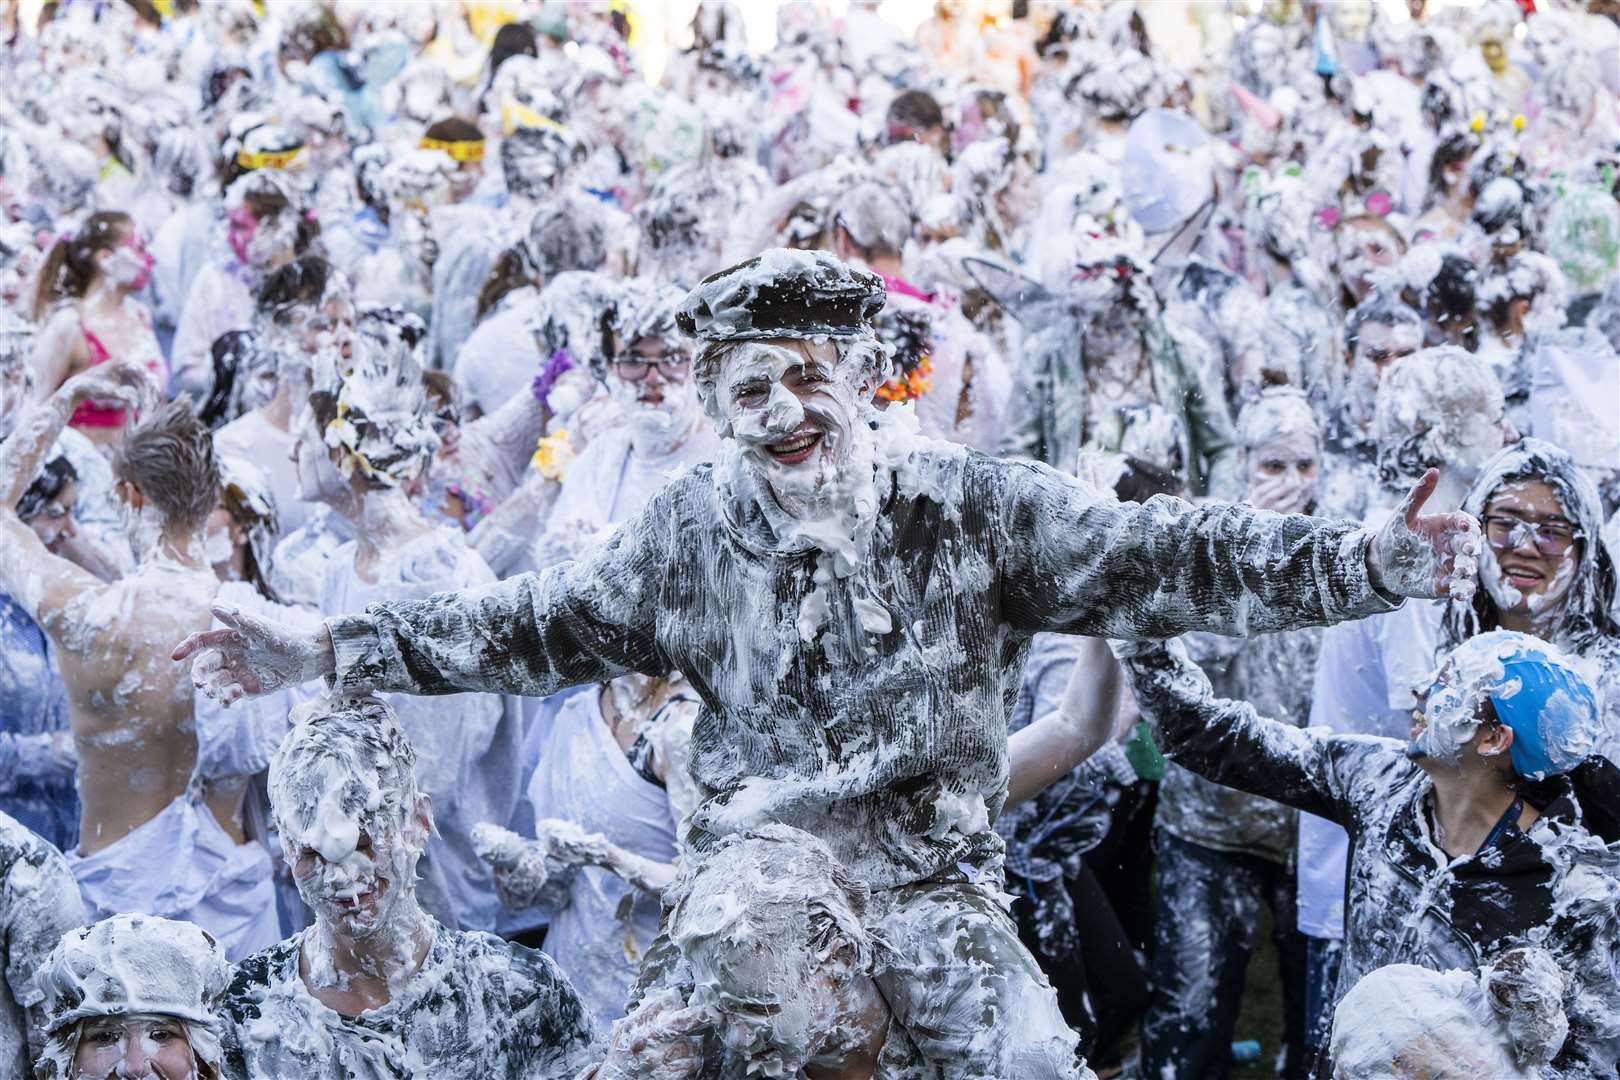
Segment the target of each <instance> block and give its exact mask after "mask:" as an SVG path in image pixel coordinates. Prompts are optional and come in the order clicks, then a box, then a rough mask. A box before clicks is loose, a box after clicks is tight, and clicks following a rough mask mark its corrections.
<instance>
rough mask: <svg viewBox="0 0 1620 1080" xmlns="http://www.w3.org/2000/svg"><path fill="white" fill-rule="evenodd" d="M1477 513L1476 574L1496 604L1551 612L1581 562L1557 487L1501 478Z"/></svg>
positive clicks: (1532, 614) (1516, 611) (1517, 611)
mask: <svg viewBox="0 0 1620 1080" xmlns="http://www.w3.org/2000/svg"><path fill="white" fill-rule="evenodd" d="M1480 517H1481V520H1482V524H1483V525H1484V527H1485V539H1486V546H1485V558H1483V559H1482V560H1480V568H1479V571H1480V579H1481V580H1482V582H1483V583H1484V585H1485V589H1486V591H1487V592H1488V593H1489V595H1490V597H1491V600H1492V601H1493V602H1494V603H1495V604H1496V606H1497V608H1498V610H1500V611H1501V612H1503V613H1504V614H1512V615H1517V616H1521V617H1529V618H1531V619H1534V618H1537V617H1546V616H1548V615H1550V614H1553V613H1555V612H1556V611H1557V610H1558V609H1559V608H1560V607H1561V606H1562V603H1563V600H1564V598H1565V597H1566V596H1567V595H1568V594H1569V589H1570V586H1571V585H1572V584H1573V583H1574V580H1575V574H1576V572H1577V570H1578V569H1579V568H1580V562H1581V543H1582V542H1581V540H1580V539H1579V537H1578V536H1577V532H1576V524H1575V522H1574V521H1573V520H1572V519H1571V518H1570V517H1569V515H1568V512H1567V511H1566V510H1565V509H1564V507H1563V505H1562V504H1561V503H1560V502H1559V501H1558V495H1557V493H1556V492H1555V491H1554V490H1553V489H1552V487H1551V486H1549V485H1547V484H1545V483H1542V482H1540V481H1519V482H1515V483H1509V484H1504V485H1502V487H1501V488H1499V489H1498V490H1497V491H1496V493H1495V494H1493V495H1492V496H1491V498H1490V501H1488V502H1487V503H1486V504H1485V511H1484V513H1483V514H1481V515H1480Z"/></svg>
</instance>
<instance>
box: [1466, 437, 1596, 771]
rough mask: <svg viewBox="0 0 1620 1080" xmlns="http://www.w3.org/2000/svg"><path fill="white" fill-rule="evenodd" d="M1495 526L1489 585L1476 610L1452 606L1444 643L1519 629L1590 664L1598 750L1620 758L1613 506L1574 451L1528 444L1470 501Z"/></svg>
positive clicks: (1484, 476)
mask: <svg viewBox="0 0 1620 1080" xmlns="http://www.w3.org/2000/svg"><path fill="white" fill-rule="evenodd" d="M1463 509H1464V510H1466V511H1467V512H1469V513H1471V514H1473V515H1475V516H1476V517H1478V518H1479V519H1480V521H1481V523H1482V524H1483V526H1484V529H1485V541H1486V543H1485V552H1484V555H1483V556H1482V557H1481V558H1480V561H1479V571H1480V573H1479V577H1480V584H1481V585H1483V586H1484V587H1483V588H1481V589H1480V590H1479V591H1478V592H1476V593H1475V594H1474V600H1473V603H1472V604H1469V605H1451V606H1449V607H1448V609H1447V612H1446V615H1445V619H1444V621H1443V624H1442V629H1441V644H1442V646H1444V647H1451V646H1454V645H1457V644H1460V643H1461V642H1463V641H1465V640H1467V639H1468V638H1469V637H1470V636H1472V635H1474V634H1477V633H1481V632H1485V631H1489V630H1496V629H1503V630H1518V631H1521V632H1523V633H1526V634H1533V635H1535V636H1536V637H1539V638H1543V639H1545V640H1547V641H1550V642H1552V643H1553V644H1554V645H1557V646H1558V647H1559V648H1560V649H1563V650H1565V651H1566V652H1568V653H1570V654H1571V655H1572V656H1575V657H1577V658H1579V659H1580V660H1581V661H1584V662H1585V663H1586V665H1587V666H1588V667H1590V668H1591V669H1592V670H1591V672H1590V674H1589V678H1590V679H1591V680H1592V682H1593V684H1594V687H1595V688H1596V690H1597V692H1598V702H1599V708H1600V715H1601V719H1602V723H1601V725H1600V732H1599V735H1598V750H1599V752H1600V753H1602V754H1603V755H1604V756H1605V757H1608V758H1610V759H1611V760H1615V761H1620V622H1616V620H1615V616H1614V614H1613V611H1614V600H1615V591H1616V587H1617V576H1620V575H1617V573H1616V568H1615V559H1614V552H1612V551H1611V550H1609V547H1608V545H1607V544H1606V543H1605V542H1604V540H1603V538H1602V535H1601V534H1602V529H1603V503H1602V501H1601V500H1600V499H1599V497H1598V492H1597V488H1596V486H1595V485H1594V484H1593V482H1592V480H1591V478H1590V477H1589V476H1588V475H1587V474H1586V473H1585V472H1583V471H1582V470H1581V468H1580V467H1579V466H1578V465H1576V464H1575V460H1574V458H1573V457H1572V456H1571V455H1570V454H1569V452H1568V451H1566V450H1564V449H1562V448H1561V447H1558V446H1554V445H1553V444H1552V443H1549V442H1546V441H1544V440H1542V439H1529V438H1527V439H1523V440H1521V441H1520V442H1518V443H1517V444H1515V445H1513V446H1509V447H1507V448H1505V449H1504V450H1502V452H1501V453H1499V454H1497V455H1496V456H1495V457H1494V458H1492V459H1491V460H1490V461H1489V462H1488V463H1487V464H1486V465H1485V468H1484V471H1483V472H1482V473H1481V475H1480V477H1479V479H1478V480H1477V481H1475V483H1474V486H1473V488H1472V489H1471V490H1470V491H1469V492H1468V495H1467V497H1466V498H1465V499H1464V500H1463Z"/></svg>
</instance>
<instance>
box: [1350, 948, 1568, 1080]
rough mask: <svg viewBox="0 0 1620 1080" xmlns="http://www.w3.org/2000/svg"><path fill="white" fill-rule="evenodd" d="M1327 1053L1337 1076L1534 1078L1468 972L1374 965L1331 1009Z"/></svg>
mask: <svg viewBox="0 0 1620 1080" xmlns="http://www.w3.org/2000/svg"><path fill="white" fill-rule="evenodd" d="M1549 962H1550V961H1549ZM1560 1041H1561V1040H1560ZM1555 1049H1556V1048H1555ZM1331 1052H1332V1055H1333V1063H1334V1068H1335V1073H1334V1075H1335V1076H1336V1077H1338V1078H1339V1080H1388V1078H1389V1077H1394V1076H1481V1077H1483V1076H1490V1077H1497V1078H1500V1080H1532V1078H1533V1077H1535V1076H1537V1075H1539V1074H1538V1073H1537V1072H1536V1071H1535V1069H1536V1066H1535V1064H1532V1063H1531V1062H1529V1061H1523V1060H1522V1059H1521V1056H1520V1054H1519V1052H1518V1051H1517V1049H1516V1048H1515V1045H1514V1040H1513V1039H1512V1038H1511V1037H1510V1036H1509V1034H1508V1032H1507V1030H1505V1025H1504V1023H1503V1021H1502V1019H1501V1018H1500V1017H1498V1015H1497V1013H1496V1009H1495V1008H1493V1006H1492V1005H1491V1003H1490V1001H1489V999H1488V998H1487V995H1486V993H1485V991H1484V990H1483V989H1482V987H1481V985H1480V980H1479V979H1478V978H1477V977H1475V975H1474V974H1473V973H1472V972H1467V971H1432V970H1430V969H1428V968H1422V967H1418V966H1416V965H1414V964H1390V965H1388V966H1386V967H1381V968H1378V969H1377V970H1375V971H1373V972H1370V973H1369V974H1368V975H1366V976H1365V977H1363V978H1362V980H1361V981H1360V982H1358V983H1356V985H1355V986H1353V987H1351V989H1350V992H1349V993H1347V994H1346V995H1345V996H1344V997H1343V999H1341V1000H1340V1002H1339V1004H1338V1005H1337V1006H1336V1007H1335V1008H1334V1010H1333V1038H1332V1044H1331ZM1528 1056H1536V1055H1535V1054H1534V1052H1532V1054H1531V1055H1528ZM1548 1056H1549V1057H1550V1055H1548Z"/></svg>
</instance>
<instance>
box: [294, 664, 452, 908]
mask: <svg viewBox="0 0 1620 1080" xmlns="http://www.w3.org/2000/svg"><path fill="white" fill-rule="evenodd" d="M269 788H270V809H271V813H272V814H273V816H274V819H275V822H276V825H277V828H278V829H279V830H280V833H281V844H282V851H283V853H284V854H285V856H286V858H287V865H289V866H290V867H292V870H293V879H294V881H295V882H296V883H297V886H298V893H299V895H300V896H302V897H303V899H304V902H305V903H306V904H308V905H309V906H310V908H311V910H313V911H314V912H315V916H316V918H317V919H318V920H320V921H322V922H323V923H325V924H326V925H328V926H329V927H331V928H333V929H338V930H342V931H344V932H346V933H347V934H349V935H350V936H353V937H364V936H367V935H369V934H371V933H374V932H376V931H377V930H379V929H381V928H383V927H384V926H386V925H388V923H389V922H390V917H391V916H392V914H393V913H394V912H395V911H396V910H398V908H399V905H400V904H401V903H403V902H404V900H405V899H406V898H407V897H409V896H410V895H412V894H413V893H414V891H415V887H416V882H415V875H416V863H417V860H418V859H420V858H421V855H422V849H423V848H424V847H425V846H426V844H427V837H428V825H427V822H426V820H425V819H426V817H427V814H428V807H427V800H426V796H424V795H422V794H421V793H420V791H419V789H418V786H417V780H416V750H415V748H414V747H412V746H411V742H410V740H409V739H408V738H407V737H406V735H405V732H404V729H402V728H401V727H400V726H399V721H398V719H397V718H396V717H395V716H394V711H393V710H392V709H390V708H389V707H388V704H387V703H386V702H384V701H383V700H381V699H380V698H376V697H371V696H369V695H366V696H361V697H353V698H339V699H335V700H319V701H316V702H313V703H311V704H310V706H309V707H307V708H306V709H305V710H304V711H303V715H302V716H301V718H299V720H298V722H297V723H296V724H295V725H294V726H293V729H292V730H291V731H290V732H288V733H287V736H286V738H285V739H283V740H282V743H281V747H280V749H279V750H278V751H277V753H276V755H275V757H274V758H272V759H271V762H270V783H269Z"/></svg>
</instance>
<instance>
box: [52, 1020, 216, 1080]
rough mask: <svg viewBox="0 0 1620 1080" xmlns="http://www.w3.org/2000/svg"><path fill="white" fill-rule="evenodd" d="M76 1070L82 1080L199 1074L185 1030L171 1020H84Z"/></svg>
mask: <svg viewBox="0 0 1620 1080" xmlns="http://www.w3.org/2000/svg"><path fill="white" fill-rule="evenodd" d="M73 1068H74V1069H75V1070H76V1071H75V1073H74V1076H75V1077H77V1078H78V1080H115V1078H117V1080H123V1078H125V1077H137V1078H141V1080H194V1078H195V1076H196V1075H197V1073H196V1055H195V1054H193V1053H192V1049H191V1042H190V1040H189V1039H188V1038H187V1037H186V1028H185V1025H184V1024H182V1023H180V1021H178V1020H174V1019H172V1018H170V1017H167V1016H106V1017H96V1018H93V1019H88V1020H84V1021H82V1023H81V1026H80V1029H79V1045H78V1049H77V1050H76V1051H75V1053H74V1055H73Z"/></svg>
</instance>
